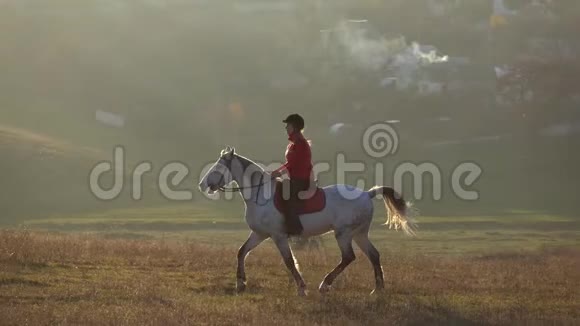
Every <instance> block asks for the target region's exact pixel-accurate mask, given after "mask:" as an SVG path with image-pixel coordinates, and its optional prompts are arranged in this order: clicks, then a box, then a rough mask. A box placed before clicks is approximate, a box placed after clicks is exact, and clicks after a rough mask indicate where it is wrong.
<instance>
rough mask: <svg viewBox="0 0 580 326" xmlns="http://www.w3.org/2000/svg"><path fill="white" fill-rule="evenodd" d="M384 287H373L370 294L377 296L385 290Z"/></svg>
mask: <svg viewBox="0 0 580 326" xmlns="http://www.w3.org/2000/svg"><path fill="white" fill-rule="evenodd" d="M384 290H385V289H374V290H372V291H371V295H372V296H379V295H382V294H383V293H384V292H385V291H384Z"/></svg>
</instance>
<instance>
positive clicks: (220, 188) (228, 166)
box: [217, 159, 266, 204]
mask: <svg viewBox="0 0 580 326" xmlns="http://www.w3.org/2000/svg"><path fill="white" fill-rule="evenodd" d="M223 160H224V161H225V162H226V164H225V167H226V170H227V171H229V172H230V173H232V171H231V168H232V159H229V160H228V159H223ZM224 178H225V173H222V175H221V177H220V179H219V180H218V182H217V184H220V183H221V182H222V180H223V179H224ZM224 184H225V181H224ZM265 184H266V183H265V182H264V174H262V175H260V182H259V183H258V184H257V185H250V186H246V187H231V188H226V187H225V186H218V188H217V190H218V191H221V192H240V191H242V190H244V189H251V188H256V187H258V192H257V193H256V204H257V203H258V195H259V194H260V189H261V188H262V186H263V185H265Z"/></svg>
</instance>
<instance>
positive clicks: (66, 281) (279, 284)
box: [0, 229, 580, 325]
mask: <svg viewBox="0 0 580 326" xmlns="http://www.w3.org/2000/svg"><path fill="white" fill-rule="evenodd" d="M236 250H237V245H236V244H234V243H232V244H231V245H225V246H211V245H204V244H200V243H197V242H192V241H191V240H189V241H188V240H182V241H174V240H161V239H155V240H127V239H105V238H103V237H100V236H95V235H89V234H59V233H47V232H32V231H27V230H7V229H6V230H2V231H0V324H3V325H47V324H77V325H78V324H83V325H102V324H106V325H182V324H190V325H206V324H212V325H215V324H219V325H234V324H260V325H303V324H308V325H390V324H405V325H409V324H411V325H418V324H444V325H449V324H456V325H457V324H459V325H472V324H476V325H479V324H491V325H514V324H558V325H565V324H567V325H574V324H575V325H578V324H580V273H579V272H578V271H580V250H579V249H578V248H577V247H576V248H568V249H566V248H559V249H544V250H536V251H528V252H521V251H520V252H512V253H508V252H505V253H501V254H491V255H484V254H481V255H475V254H469V255H459V256H457V255H455V256H453V255H423V254H420V253H410V252H407V253H397V252H396V251H395V250H392V249H391V250H389V248H386V247H381V248H379V250H380V251H381V253H382V256H381V260H382V264H383V268H384V270H385V277H386V285H387V289H386V291H385V292H384V293H383V294H381V295H378V296H370V295H369V293H370V291H371V290H372V286H373V284H374V283H373V273H372V269H371V266H370V263H369V262H368V261H367V260H366V258H365V257H364V256H363V255H362V253H361V252H360V251H357V260H356V261H355V262H354V263H353V264H352V265H351V266H349V268H348V269H347V270H346V271H345V272H344V273H343V274H342V275H341V276H340V277H339V278H338V279H337V281H336V282H335V284H334V287H333V290H332V291H331V292H330V293H329V294H328V295H326V296H324V297H323V296H321V295H320V294H319V293H318V292H317V291H316V289H317V286H318V283H319V282H320V280H321V279H322V277H323V276H324V274H325V273H326V272H328V271H329V270H330V269H332V268H333V267H334V265H335V264H336V262H337V261H338V250H336V252H335V251H333V250H328V251H327V254H323V253H322V252H319V251H316V250H311V251H307V250H297V251H296V255H297V258H298V260H299V262H300V265H301V269H302V272H303V275H304V277H305V279H306V282H307V284H308V288H309V291H310V292H309V296H308V297H305V298H301V297H298V296H297V295H296V290H295V287H294V284H292V283H290V282H289V277H288V274H287V273H286V271H285V267H284V265H283V264H282V260H281V258H280V257H279V255H278V253H277V252H276V251H275V249H274V246H273V244H272V243H271V242H266V243H265V244H264V245H263V246H261V247H258V248H257V249H256V250H255V251H254V252H252V254H250V256H249V257H248V259H247V261H246V266H247V268H246V270H247V274H248V290H247V292H246V293H244V294H241V295H238V294H236V293H235V290H234V289H235V266H236V258H235V257H236Z"/></svg>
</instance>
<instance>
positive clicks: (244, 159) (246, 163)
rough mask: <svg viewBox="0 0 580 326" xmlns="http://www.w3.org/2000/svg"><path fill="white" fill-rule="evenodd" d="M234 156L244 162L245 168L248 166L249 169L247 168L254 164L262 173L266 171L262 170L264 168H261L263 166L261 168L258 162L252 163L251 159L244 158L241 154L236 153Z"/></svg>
mask: <svg viewBox="0 0 580 326" xmlns="http://www.w3.org/2000/svg"><path fill="white" fill-rule="evenodd" d="M234 155H235V156H236V157H237V158H238V159H240V160H241V161H242V162H244V166H246V167H247V166H249V165H251V164H253V165H255V166H257V167H258V168H259V169H260V170H261V171H264V169H262V167H261V166H260V165H259V164H258V163H256V162H254V161H252V160H251V159H249V158H247V157H245V156H242V155H240V154H238V153H235V154H234Z"/></svg>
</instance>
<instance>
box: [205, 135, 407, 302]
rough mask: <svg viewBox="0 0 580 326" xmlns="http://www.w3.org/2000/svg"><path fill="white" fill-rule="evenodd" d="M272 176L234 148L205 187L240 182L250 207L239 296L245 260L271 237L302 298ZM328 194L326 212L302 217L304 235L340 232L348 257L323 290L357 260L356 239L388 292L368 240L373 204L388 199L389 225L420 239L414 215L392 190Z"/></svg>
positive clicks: (335, 188)
mask: <svg viewBox="0 0 580 326" xmlns="http://www.w3.org/2000/svg"><path fill="white" fill-rule="evenodd" d="M272 181H273V180H272V178H271V175H270V174H269V173H267V172H266V171H264V169H262V168H261V167H260V166H259V165H258V164H256V163H254V162H253V161H251V160H250V159H247V158H245V157H243V156H241V155H238V154H236V153H235V149H234V148H230V147H229V146H228V147H227V148H226V149H224V150H222V151H221V153H220V156H219V158H218V160H217V161H216V162H215V164H213V166H212V167H211V168H210V169H209V170H208V171H207V173H206V174H205V175H204V176H203V178H202V180H201V182H200V183H199V189H200V191H202V192H204V193H205V192H207V193H210V194H212V193H214V192H215V191H217V190H221V191H225V190H227V189H226V188H224V187H225V186H226V185H228V184H229V183H231V182H235V183H237V185H238V186H239V188H235V189H234V188H232V189H230V190H233V191H240V193H241V194H242V197H243V199H244V202H245V207H246V210H245V218H246V223H247V224H248V226H249V227H250V229H251V230H252V231H251V233H250V236H249V238H248V240H246V242H245V243H244V244H243V245H242V246H241V247H240V249H239V251H238V268H237V283H236V288H237V291H238V292H242V291H244V290H245V288H246V273H245V266H244V265H245V263H244V262H245V259H246V256H247V255H248V254H249V253H250V251H251V250H252V249H254V248H256V247H257V246H258V245H259V244H260V243H262V242H263V241H264V240H266V239H268V238H272V240H273V241H274V243H275V244H276V247H277V248H278V250H279V251H280V254H281V255H282V258H283V259H284V263H285V264H286V266H287V267H288V269H289V271H290V273H291V274H292V276H293V277H294V280H295V281H296V285H297V287H298V294H299V295H306V284H305V282H304V279H303V278H302V275H301V273H300V271H299V270H298V267H297V262H296V260H295V258H294V254H293V253H292V249H291V248H290V245H289V243H288V235H287V234H286V232H285V226H284V220H283V219H284V216H283V215H282V214H281V213H280V212H279V211H278V210H277V209H276V207H275V205H274V200H273V197H274V192H275V185H276V183H275V182H272ZM323 190H324V192H325V195H326V205H325V207H324V209H322V210H320V211H318V212H315V213H309V214H304V215H301V216H300V221H301V222H302V225H303V227H304V230H303V233H302V235H303V236H307V237H308V236H314V235H320V234H323V233H327V232H329V231H334V235H335V238H336V241H337V242H338V246H339V248H340V252H341V254H342V259H341V261H340V263H339V264H338V265H337V266H336V267H335V268H334V269H333V270H332V271H331V272H330V273H328V274H327V275H326V276H325V277H324V279H323V280H322V282H321V283H320V286H319V288H318V290H319V291H320V292H321V293H326V292H327V291H328V290H330V287H331V285H332V282H333V281H334V280H335V279H336V277H337V276H338V275H339V274H340V273H341V272H342V271H343V270H344V269H345V268H346V267H347V266H348V265H349V264H350V263H352V262H353V261H354V260H355V254H354V251H353V248H352V241H353V240H354V241H355V242H356V244H357V245H358V246H359V248H360V249H361V250H362V251H363V252H364V254H365V255H366V256H367V257H368V259H369V260H370V262H371V263H372V265H373V268H374V273H375V289H374V290H373V291H372V292H371V294H372V293H375V292H376V291H381V290H382V289H383V288H384V280H383V269H382V267H381V263H380V255H379V252H378V251H377V249H376V248H375V247H374V246H373V244H372V243H371V242H370V240H369V238H368V233H369V228H370V226H371V221H372V218H373V209H374V208H373V203H372V199H373V198H375V196H376V195H379V194H380V195H382V196H383V200H384V202H385V207H386V209H387V211H388V216H387V222H386V223H385V224H389V227H390V228H391V227H394V228H395V229H397V230H398V229H399V228H402V229H403V230H404V231H405V233H406V234H407V235H415V230H416V224H415V221H414V220H413V218H412V217H411V216H410V213H412V210H411V209H410V205H409V203H406V202H405V201H404V200H403V199H402V198H401V197H400V196H399V195H398V194H397V193H396V192H395V191H394V189H393V188H390V187H381V186H375V187H373V188H371V189H369V190H368V191H364V190H361V189H359V188H355V187H350V186H347V185H332V186H326V187H324V188H323Z"/></svg>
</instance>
